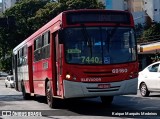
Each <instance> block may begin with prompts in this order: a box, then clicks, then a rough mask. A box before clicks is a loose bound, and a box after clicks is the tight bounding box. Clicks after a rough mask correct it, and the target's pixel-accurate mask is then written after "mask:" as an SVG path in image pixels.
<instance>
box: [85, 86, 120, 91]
mask: <svg viewBox="0 0 160 119" xmlns="http://www.w3.org/2000/svg"><path fill="white" fill-rule="evenodd" d="M119 88H120V86H112V87H110V88H107V89H103V88H97V87H87V90H88V92H111V91H118V90H119Z"/></svg>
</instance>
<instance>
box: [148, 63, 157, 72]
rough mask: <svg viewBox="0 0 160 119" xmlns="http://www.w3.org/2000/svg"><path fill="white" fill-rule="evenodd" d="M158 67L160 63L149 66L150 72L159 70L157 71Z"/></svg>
mask: <svg viewBox="0 0 160 119" xmlns="http://www.w3.org/2000/svg"><path fill="white" fill-rule="evenodd" d="M158 67H159V64H154V65H152V66H150V67H149V68H148V70H149V71H150V72H157V71H158Z"/></svg>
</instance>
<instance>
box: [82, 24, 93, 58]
mask: <svg viewBox="0 0 160 119" xmlns="http://www.w3.org/2000/svg"><path fill="white" fill-rule="evenodd" d="M81 26H82V34H83V36H84V39H85V40H86V42H87V46H88V47H89V48H90V54H91V57H92V40H91V38H90V37H89V35H88V32H87V30H86V27H85V25H84V24H81Z"/></svg>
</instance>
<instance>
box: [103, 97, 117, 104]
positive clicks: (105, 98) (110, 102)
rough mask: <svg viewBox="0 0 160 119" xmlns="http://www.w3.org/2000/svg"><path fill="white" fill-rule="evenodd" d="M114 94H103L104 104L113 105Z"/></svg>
mask: <svg viewBox="0 0 160 119" xmlns="http://www.w3.org/2000/svg"><path fill="white" fill-rule="evenodd" d="M113 98H114V96H101V101H102V103H103V104H104V105H111V104H112V101H113Z"/></svg>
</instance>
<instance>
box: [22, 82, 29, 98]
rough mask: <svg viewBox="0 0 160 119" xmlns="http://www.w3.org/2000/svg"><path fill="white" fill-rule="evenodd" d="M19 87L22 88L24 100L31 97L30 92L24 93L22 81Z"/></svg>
mask: <svg viewBox="0 0 160 119" xmlns="http://www.w3.org/2000/svg"><path fill="white" fill-rule="evenodd" d="M21 88H22V95H23V99H25V100H29V99H31V96H30V94H29V93H26V89H25V87H24V83H23V82H22V83H21Z"/></svg>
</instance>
